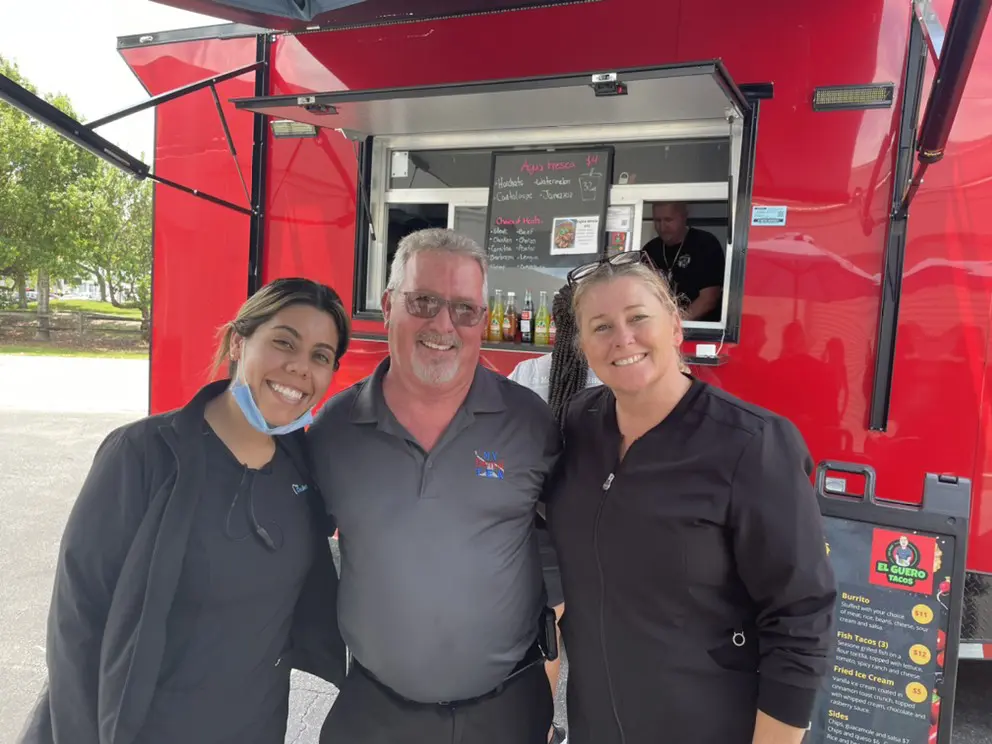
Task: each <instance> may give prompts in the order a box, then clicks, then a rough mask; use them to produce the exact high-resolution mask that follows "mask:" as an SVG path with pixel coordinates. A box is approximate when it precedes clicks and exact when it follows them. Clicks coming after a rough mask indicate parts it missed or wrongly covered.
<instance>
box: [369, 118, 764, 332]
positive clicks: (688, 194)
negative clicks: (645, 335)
mask: <svg viewBox="0 0 992 744" xmlns="http://www.w3.org/2000/svg"><path fill="white" fill-rule="evenodd" d="M756 125H757V105H756V102H755V105H754V106H753V107H752V110H751V112H750V113H749V115H747V116H745V117H744V118H743V119H741V118H733V119H732V120H730V121H729V122H723V121H712V120H711V121H697V122H691V121H690V122H659V123H654V124H637V125H602V126H590V127H557V128H554V129H547V128H544V129H530V130H527V129H521V130H514V131H508V132H493V131H490V132H465V133H457V134H451V133H446V134H437V135H432V134H427V135H409V136H378V137H368V138H366V139H365V140H364V141H363V143H362V147H361V152H360V158H359V169H360V176H361V177H360V178H359V184H358V189H359V193H358V194H357V196H358V220H357V224H356V238H355V243H356V245H355V287H354V289H355V292H354V307H353V314H354V317H355V319H356V320H371V321H377V322H381V321H382V311H381V305H380V302H381V296H382V293H383V291H384V289H385V286H386V282H387V280H388V266H387V265H386V255H387V246H386V240H387V235H386V233H387V231H388V225H387V222H386V219H387V215H388V208H389V205H390V204H447V205H448V222H447V224H448V225H449V226H451V225H453V224H454V222H453V221H454V213H455V209H457V208H459V207H473V206H475V207H485V206H488V195H489V189H488V188H487V187H460V188H443V189H435V188H429V189H428V188H401V189H391V190H390V189H388V184H389V180H390V178H389V176H390V163H391V153H392V152H393V151H395V150H405V151H421V150H449V151H452V150H480V149H481V150H487V149H488V150H509V149H530V148H533V147H535V146H538V147H540V146H544V145H552V146H558V145H560V146H573V147H575V146H587V145H594V144H619V143H628V144H629V143H635V142H659V141H664V140H671V141H680V140H700V139H715V140H722V141H724V142H729V145H730V168H729V173H728V177H727V180H726V181H709V182H697V183H641V184H628V185H620V184H613V185H611V188H610V198H609V205H610V206H614V205H632V206H633V207H634V231H633V235H632V240H631V246H632V247H640V246H641V245H643V242H644V241H642V240H641V228H642V217H643V214H644V212H643V210H644V207H645V203H651V202H657V201H673V200H674V201H686V202H703V201H719V202H724V203H726V204H727V212H728V238H729V239H728V241H727V246H726V249H727V253H726V256H727V260H726V262H725V269H724V271H725V273H724V284H723V289H724V291H723V296H722V314H721V317H722V320H721V321H720V322H710V323H703V322H698V321H686V322H685V324H684V335H685V340H686V341H689V342H697V341H699V342H702V341H717V342H719V343H720V344H723V343H737V342H738V340H739V335H740V321H741V314H742V304H743V290H744V267H745V256H746V252H747V240H748V230H747V228H748V226H749V223H750V219H749V216H750V211H751V184H752V176H753V166H754V150H755V148H754V139H755V134H756ZM371 228H374V230H373V229H371ZM373 232H374V234H375V240H373V237H372V236H373ZM493 348H499V346H498V345H494V346H493Z"/></svg>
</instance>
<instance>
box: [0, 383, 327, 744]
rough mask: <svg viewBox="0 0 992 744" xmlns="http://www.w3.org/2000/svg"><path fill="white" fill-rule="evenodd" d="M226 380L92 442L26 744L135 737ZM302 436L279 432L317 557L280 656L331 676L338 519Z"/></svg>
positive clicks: (155, 673)
mask: <svg viewBox="0 0 992 744" xmlns="http://www.w3.org/2000/svg"><path fill="white" fill-rule="evenodd" d="M229 384H230V381H229V380H221V381H218V382H214V383H211V384H209V385H207V386H206V387H204V388H203V389H202V390H201V391H200V392H199V393H198V394H197V395H196V396H195V397H194V398H193V400H192V401H191V402H190V403H189V404H187V405H186V406H185V407H184V408H182V409H179V410H178V411H172V412H169V413H166V414H161V415H158V416H150V417H147V418H143V419H141V420H139V421H136V422H134V423H131V424H127V425H126V426H123V427H121V428H119V429H116V430H115V431H113V432H111V433H110V434H109V435H108V436H107V437H106V439H105V440H104V441H103V443H102V444H101V445H100V447H99V449H98V450H97V453H96V456H95V457H94V460H93V465H92V467H91V469H90V472H89V475H88V476H87V478H86V481H85V483H84V484H83V487H82V490H81V492H80V494H79V497H78V499H77V500H76V504H75V506H74V507H73V511H72V514H71V515H70V517H69V521H68V524H67V526H66V530H65V534H64V536H63V539H62V544H61V547H60V550H59V556H58V563H57V565H56V572H55V589H54V593H53V596H52V604H51V609H50V612H49V620H48V641H47V649H46V653H47V657H48V681H47V684H46V685H45V688H44V689H43V691H42V693H41V695H40V696H39V698H38V702H37V703H36V705H35V707H34V709H33V710H32V712H31V714H30V715H29V717H28V720H27V723H26V724H25V727H24V729H23V730H22V732H21V734H20V736H19V738H18V739H17V741H18V742H19V744H140V742H135V737H136V736H137V734H138V732H139V731H140V729H141V726H142V724H143V722H144V720H145V716H146V714H147V712H148V707H149V705H150V703H151V700H152V695H153V694H154V692H155V689H156V684H157V681H158V678H159V673H160V670H161V665H162V655H163V650H164V648H165V630H166V621H167V619H168V614H169V609H170V607H171V606H172V600H173V597H174V596H175V593H176V587H177V584H178V582H179V576H180V573H181V571H182V566H183V559H184V557H185V554H186V546H187V542H188V540H189V534H190V526H191V524H192V519H193V515H194V513H195V511H196V505H197V501H198V499H199V497H200V494H201V492H202V490H203V489H202V485H203V482H204V479H205V473H206V462H205V458H204V456H203V444H202V442H203V436H202V433H201V432H202V425H203V414H204V409H205V407H206V404H207V402H208V401H209V400H210V399H211V398H213V397H215V396H216V395H219V394H221V393H222V392H223V391H224V390H225V389H226V388H227V387H228V385H229ZM303 436H304V435H303V433H302V432H299V433H294V434H291V435H288V436H283V437H278V438H277V442H278V444H279V445H280V446H282V447H283V448H284V449H285V451H286V452H287V454H289V455H290V457H292V458H293V460H294V462H295V463H296V466H297V469H298V470H299V471H300V473H301V474H302V475H303V476H304V477H306V478H307V480H308V482H309V484H310V488H309V489H308V493H309V498H310V499H311V506H312V507H313V509H314V515H315V519H314V531H315V535H314V540H315V546H316V548H315V551H314V562H313V565H312V567H311V569H310V572H309V574H308V575H307V578H306V580H305V582H304V585H303V588H302V590H301V594H300V598H299V600H298V602H297V606H296V611H295V613H294V617H293V625H292V629H291V633H290V644H291V648H290V649H288V652H287V655H286V657H284V658H285V661H286V662H288V663H289V664H291V665H292V666H293V667H295V668H297V669H302V670H304V671H307V672H309V673H311V674H314V675H316V676H318V677H322V678H323V679H326V680H327V681H329V682H331V683H332V684H335V685H339V686H340V684H341V682H342V680H343V679H344V642H343V641H342V640H341V636H340V633H339V632H338V626H337V587H338V575H337V571H336V569H335V567H334V559H333V557H332V555H331V551H330V545H329V543H328V537H329V535H330V534H331V533H332V532H333V524H332V523H330V521H329V519H328V517H327V516H326V515H325V513H324V507H323V498H322V497H321V495H320V492H319V491H318V490H317V486H316V484H315V483H313V479H312V478H311V477H310V468H309V467H307V459H306V457H307V456H306V447H305V442H304V441H303Z"/></svg>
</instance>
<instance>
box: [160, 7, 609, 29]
mask: <svg viewBox="0 0 992 744" xmlns="http://www.w3.org/2000/svg"><path fill="white" fill-rule="evenodd" d="M154 1H155V2H158V3H160V4H162V5H169V6H172V7H173V8H180V9H182V10H188V11H191V12H193V13H201V14H202V15H207V16H211V17H213V18H223V19H225V20H228V21H236V22H238V23H247V24H250V25H253V26H264V27H265V28H269V29H276V30H280V31H295V32H299V31H314V30H318V29H320V30H331V29H343V28H354V27H359V26H386V25H392V24H396V23H413V22H415V21H425V20H433V19H440V18H457V17H459V16H466V15H480V14H484V13H501V12H505V11H508V10H521V9H524V8H545V7H552V6H555V5H575V4H577V3H583V2H586V3H589V2H601V0H154Z"/></svg>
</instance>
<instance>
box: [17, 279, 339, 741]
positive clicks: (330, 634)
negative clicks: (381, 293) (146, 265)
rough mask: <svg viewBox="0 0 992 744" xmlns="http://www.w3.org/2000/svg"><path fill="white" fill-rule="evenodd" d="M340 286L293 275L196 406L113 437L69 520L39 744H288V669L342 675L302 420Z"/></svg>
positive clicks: (231, 337)
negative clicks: (225, 373)
mask: <svg viewBox="0 0 992 744" xmlns="http://www.w3.org/2000/svg"><path fill="white" fill-rule="evenodd" d="M349 332H350V326H349V320H348V313H347V311H346V310H345V308H344V306H343V305H342V303H341V300H340V298H339V297H338V295H337V294H336V293H335V292H334V290H332V289H331V288H330V287H326V286H323V285H320V284H317V283H315V282H312V281H309V280H306V279H280V280H277V281H275V282H273V283H271V284H269V285H267V286H265V287H263V288H262V289H261V290H260V291H259V292H257V293H256V294H255V295H254V296H252V297H251V298H250V299H249V300H248V301H247V302H245V304H244V305H243V306H242V307H241V309H240V311H239V312H238V314H237V317H235V318H234V320H232V321H231V322H230V323H228V324H227V325H226V326H225V328H224V329H223V334H222V339H221V345H220V349H219V352H218V355H217V367H218V368H220V367H222V366H223V367H226V368H228V369H229V371H230V373H231V375H230V379H223V380H219V381H217V382H213V383H210V384H207V385H206V386H205V387H203V388H202V389H201V390H200V392H199V393H197V394H196V395H195V396H194V397H193V399H192V400H191V401H190V402H189V403H188V404H187V405H186V406H184V407H183V408H181V409H179V410H176V411H172V412H170V413H166V414H163V415H160V416H151V417H148V418H144V419H141V420H139V421H136V422H134V423H132V424H128V425H126V426H124V427H122V428H120V429H117V430H116V431H113V432H111V434H110V435H109V436H108V437H107V438H106V439H105V440H104V442H103V443H102V444H101V446H100V448H99V449H98V451H97V453H96V457H95V458H94V461H93V466H92V468H91V469H90V472H89V475H88V477H87V479H86V482H85V483H84V484H83V488H82V491H81V492H80V494H79V497H78V498H77V500H76V503H75V505H74V506H73V509H72V513H71V514H70V516H69V521H68V524H67V525H66V528H65V534H64V536H63V538H62V544H61V547H60V550H59V555H58V562H57V565H56V575H55V590H54V594H53V597H52V604H51V610H50V614H49V621H48V643H47V649H46V651H47V655H48V681H47V685H46V689H45V691H44V693H43V694H42V696H41V698H40V699H39V701H38V704H37V706H36V707H35V710H34V711H33V713H32V715H31V717H30V719H29V721H28V724H27V727H26V729H25V731H24V732H23V733H22V736H21V738H20V739H19V741H21V742H25V743H26V744H41V743H42V742H49V743H51V744H100V743H101V742H135V744H176V742H197V744H221V742H224V743H225V744H227V743H228V742H238V744H281V743H282V742H283V740H284V739H285V735H286V723H287V722H286V715H287V711H288V701H289V670H290V667H294V666H295V667H297V668H301V669H306V670H307V671H309V672H312V673H313V674H317V675H319V676H321V677H324V678H325V679H327V680H328V681H331V682H334V683H340V681H341V679H343V659H344V648H343V643H342V641H341V638H340V635H339V634H338V632H337V620H336V614H335V607H336V596H337V573H336V571H335V568H334V563H333V559H332V557H331V553H330V547H329V543H328V536H329V532H330V530H331V529H332V525H330V524H328V522H327V520H326V517H325V516H324V508H323V503H322V499H321V497H320V495H319V494H318V493H317V491H316V487H315V486H314V485H313V483H312V482H311V478H310V472H309V468H308V467H307V464H306V458H305V452H306V450H305V445H304V442H303V441H302V439H301V438H302V437H303V436H304V433H303V428H304V427H305V426H306V425H307V424H308V423H309V422H310V420H311V415H310V410H311V409H312V408H313V407H315V406H316V405H317V403H319V402H320V401H321V399H322V398H323V397H324V395H325V393H326V392H327V389H328V386H329V385H330V383H331V379H332V377H333V375H334V371H335V370H336V369H337V368H338V364H339V363H340V360H341V356H342V355H343V354H344V353H345V349H346V348H347V346H348V337H349Z"/></svg>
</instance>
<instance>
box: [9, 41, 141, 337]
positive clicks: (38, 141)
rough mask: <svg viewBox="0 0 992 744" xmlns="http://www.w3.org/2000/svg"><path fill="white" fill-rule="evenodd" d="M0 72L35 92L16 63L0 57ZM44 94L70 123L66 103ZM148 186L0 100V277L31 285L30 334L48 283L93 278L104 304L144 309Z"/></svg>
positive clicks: (22, 299) (43, 311) (42, 328)
mask: <svg viewBox="0 0 992 744" xmlns="http://www.w3.org/2000/svg"><path fill="white" fill-rule="evenodd" d="M0 75H5V76H6V77H8V78H10V79H11V80H13V81H14V82H16V83H18V84H20V85H22V86H24V87H25V88H27V89H28V90H30V91H31V92H33V93H35V94H36V95H37V91H36V90H35V89H34V88H33V87H32V86H31V85H30V83H29V82H28V81H27V80H25V79H24V77H23V75H21V73H20V71H19V70H18V68H17V66H16V65H15V64H13V63H12V62H9V61H7V60H5V59H4V58H3V57H2V56H0ZM45 100H47V101H48V102H49V103H51V104H52V105H53V106H56V107H57V108H59V109H60V110H62V111H64V112H65V113H67V114H68V115H70V116H72V117H73V118H75V119H77V120H78V119H79V115H78V114H77V113H76V112H75V111H74V110H73V108H72V104H71V102H70V101H69V99H68V98H67V97H65V96H63V95H47V96H45ZM151 189H152V186H151V184H150V183H149V182H139V181H137V180H135V179H134V178H132V177H131V176H130V175H127V174H125V173H123V172H122V171H120V170H119V169H117V168H114V167H113V166H111V165H109V164H108V163H106V162H105V161H103V160H101V159H99V158H97V157H95V156H94V155H92V154H91V153H89V152H86V151H85V150H82V149H81V148H79V147H77V146H75V145H74V144H72V143H71V142H69V141H68V140H67V139H65V138H64V137H62V136H61V135H59V134H57V133H56V132H55V131H53V130H51V129H49V128H48V127H46V126H44V125H42V124H40V123H39V122H36V121H34V120H32V119H31V118H30V117H28V116H27V115H25V114H24V113H22V112H21V111H19V110H18V109H15V108H14V107H12V106H10V105H8V104H6V103H5V102H0V283H3V280H7V281H8V282H11V283H13V285H14V286H15V287H17V291H18V294H19V303H18V304H20V306H21V307H23V308H27V300H26V294H25V291H24V289H25V287H26V285H27V284H28V283H31V282H34V281H36V282H37V287H38V292H39V296H38V305H37V307H38V313H39V333H40V335H42V336H46V335H47V330H46V323H45V321H44V320H43V316H45V315H47V313H48V311H49V306H48V287H49V285H50V282H51V281H54V280H58V279H62V280H66V281H70V282H72V281H77V280H79V279H83V278H89V277H91V276H95V277H97V278H99V280H100V282H101V284H102V285H103V284H105V285H106V287H107V289H108V292H109V297H108V299H109V300H110V301H111V303H112V304H113V305H114V306H115V307H118V308H133V309H135V310H138V311H139V312H140V313H141V316H142V318H144V319H145V320H146V325H147V321H148V318H149V315H150V311H151V257H152V253H151V251H152V244H151V221H152V199H151V194H152V191H151Z"/></svg>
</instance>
